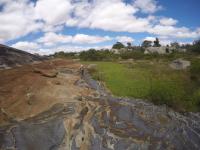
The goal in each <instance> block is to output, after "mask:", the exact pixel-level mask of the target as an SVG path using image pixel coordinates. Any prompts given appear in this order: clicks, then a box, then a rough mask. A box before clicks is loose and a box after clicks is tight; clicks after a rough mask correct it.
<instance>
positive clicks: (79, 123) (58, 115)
mask: <svg viewBox="0 0 200 150" xmlns="http://www.w3.org/2000/svg"><path fill="white" fill-rule="evenodd" d="M51 64H53V65H50V66H49V64H48V63H47V64H46V65H44V64H43V65H41V64H39V65H38V66H37V67H39V66H40V67H42V68H43V69H44V68H48V69H54V70H57V71H58V75H57V77H55V78H42V77H41V76H40V75H38V74H34V76H37V80H40V84H39V83H37V85H38V84H39V85H38V86H36V87H35V88H34V85H33V87H32V88H31V89H30V90H29V93H31V92H32V93H35V97H33V99H34V100H35V101H36V103H34V104H33V105H28V104H24V105H23V108H24V109H23V110H22V112H17V111H16V110H15V109H11V108H9V107H8V104H7V105H6V104H4V103H5V102H3V103H1V107H2V108H4V111H5V112H6V113H7V114H9V116H12V117H13V118H14V120H9V119H8V118H6V116H3V115H2V114H0V118H1V119H0V121H1V123H2V124H1V127H0V148H1V149H20V150H29V149H32V150H39V149H41V150H49V149H51V150H52V149H53V150H55V149H58V150H70V149H71V150H78V149H81V150H90V149H91V150H112V149H114V150H127V149H130V150H132V149H134V150H135V149H142V150H143V149H180V150H183V149H192V150H197V149H199V147H200V114H199V113H186V114H180V113H178V112H174V111H173V110H171V109H169V108H167V107H165V106H155V105H153V104H152V103H149V102H146V101H143V100H137V99H126V98H116V97H113V96H112V95H110V94H108V93H107V92H106V90H105V89H104V87H103V86H102V85H101V84H100V83H98V82H96V81H94V80H93V79H91V77H90V76H89V74H88V73H87V72H85V75H84V78H82V79H81V78H80V76H79V75H78V73H77V72H78V68H79V66H80V64H74V63H71V62H69V61H68V62H66V63H65V62H63V61H61V60H60V61H53V62H51ZM34 67H35V66H34ZM22 68H23V67H22ZM66 68H68V69H70V70H72V71H63V70H66ZM30 72H31V69H30ZM31 73H32V72H31ZM5 74H6V73H5ZM31 75H33V74H31ZM21 78H23V81H24V80H25V77H21ZM26 78H27V77H26ZM27 79H28V78H27ZM37 80H35V81H37ZM56 81H59V82H60V84H52V83H55V82H56ZM0 82H1V83H2V85H4V84H3V82H2V81H0ZM41 83H43V84H44V85H43V86H41ZM26 86H27V85H26ZM3 87H4V89H5V87H6V86H3ZM38 87H39V88H38ZM51 89H52V90H51ZM21 90H22V89H21ZM37 90H39V91H41V92H40V93H37V92H38V91H37ZM47 91H48V92H47ZM53 91H56V92H55V93H53ZM61 91H62V92H61ZM41 93H43V94H42V95H40V94H41ZM47 93H50V95H51V96H47V95H46V94H47ZM6 97H7V98H9V94H8V95H6V94H5V95H4V97H1V96H0V98H6ZM10 98H11V97H10ZM22 99H23V96H22V97H21V100H22ZM43 99H44V101H47V103H48V106H47V105H46V104H47V103H45V102H44V101H43ZM51 99H52V100H51ZM6 100H7V99H1V101H6ZM3 104H4V105H3ZM11 104H12V103H11ZM11 104H10V105H11ZM22 104H23V101H20V104H16V102H15V103H14V104H12V105H14V106H15V107H16V109H19V108H20V105H22ZM44 104H45V105H44ZM5 106H7V107H5ZM34 106H36V107H37V108H36V107H34ZM21 108H22V107H21ZM28 108H29V109H30V108H31V110H30V111H29V112H31V115H30V114H29V113H28V111H27V110H28ZM39 109H40V111H39ZM3 117H4V118H3Z"/></svg>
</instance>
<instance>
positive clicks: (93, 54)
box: [79, 49, 116, 61]
mask: <svg viewBox="0 0 200 150" xmlns="http://www.w3.org/2000/svg"><path fill="white" fill-rule="evenodd" d="M79 57H80V59H81V60H84V61H102V60H107V61H108V60H113V59H115V58H116V55H115V54H114V53H113V52H111V51H109V50H95V49H90V50H88V51H83V52H81V53H80V56H79Z"/></svg>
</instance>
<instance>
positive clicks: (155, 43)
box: [153, 38, 161, 47]
mask: <svg viewBox="0 0 200 150" xmlns="http://www.w3.org/2000/svg"><path fill="white" fill-rule="evenodd" d="M153 46H154V47H160V46H161V45H160V41H159V39H158V38H156V40H155V41H154V45H153Z"/></svg>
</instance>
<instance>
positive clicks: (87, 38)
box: [72, 34, 112, 44]
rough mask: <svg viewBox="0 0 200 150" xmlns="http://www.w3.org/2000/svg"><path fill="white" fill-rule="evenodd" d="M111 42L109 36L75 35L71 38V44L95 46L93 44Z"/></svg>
mask: <svg viewBox="0 0 200 150" xmlns="http://www.w3.org/2000/svg"><path fill="white" fill-rule="evenodd" d="M110 40H112V38H111V37H109V36H104V37H101V36H92V35H86V34H76V35H75V36H74V37H73V40H72V42H73V43H87V44H95V43H101V42H106V41H110Z"/></svg>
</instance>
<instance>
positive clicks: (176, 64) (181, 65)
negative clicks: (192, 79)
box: [169, 59, 191, 70]
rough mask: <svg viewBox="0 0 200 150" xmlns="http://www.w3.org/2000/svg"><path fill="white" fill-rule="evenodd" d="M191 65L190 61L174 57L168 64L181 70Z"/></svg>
mask: <svg viewBox="0 0 200 150" xmlns="http://www.w3.org/2000/svg"><path fill="white" fill-rule="evenodd" d="M190 65H191V63H190V61H187V60H183V59H176V60H174V61H172V62H171V64H170V65H169V66H170V67H171V68H172V69H176V70H183V69H186V68H187V67H189V66H190Z"/></svg>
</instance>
